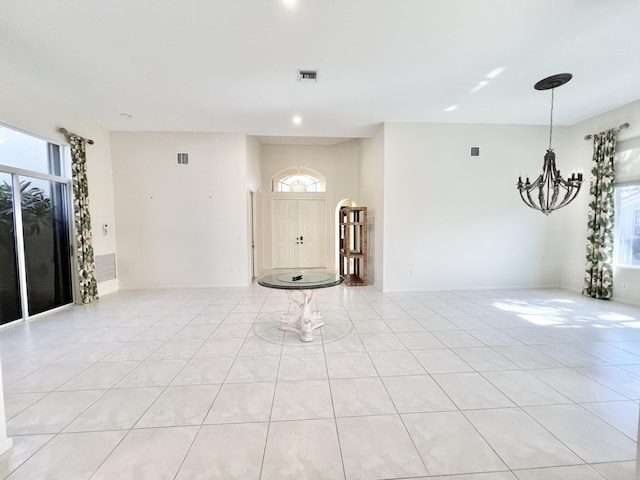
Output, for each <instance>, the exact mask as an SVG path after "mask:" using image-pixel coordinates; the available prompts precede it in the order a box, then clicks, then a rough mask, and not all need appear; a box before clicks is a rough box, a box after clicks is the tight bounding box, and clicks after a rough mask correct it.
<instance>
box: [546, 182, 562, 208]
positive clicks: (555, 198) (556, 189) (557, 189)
mask: <svg viewBox="0 0 640 480" xmlns="http://www.w3.org/2000/svg"><path fill="white" fill-rule="evenodd" d="M559 194H560V186H559V185H558V182H556V181H554V182H553V195H552V196H551V201H550V202H549V205H547V208H548V209H549V210H553V209H554V208H555V205H556V202H557V201H558V195H559ZM548 199H549V197H547V200H548Z"/></svg>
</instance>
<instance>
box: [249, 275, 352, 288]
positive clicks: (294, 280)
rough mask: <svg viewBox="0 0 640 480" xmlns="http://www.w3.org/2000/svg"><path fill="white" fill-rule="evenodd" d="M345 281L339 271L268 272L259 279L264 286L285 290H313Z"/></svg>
mask: <svg viewBox="0 0 640 480" xmlns="http://www.w3.org/2000/svg"><path fill="white" fill-rule="evenodd" d="M342 282H344V278H342V277H341V276H340V275H339V274H338V273H336V272H331V271H328V272H326V271H319V272H316V271H312V270H311V271H305V270H291V271H279V272H275V273H268V274H266V275H263V276H262V277H260V278H259V279H258V283H259V284H260V285H262V286H263V287H268V288H281V289H284V290H311V289H314V288H327V287H333V286H335V285H340V284H341V283H342Z"/></svg>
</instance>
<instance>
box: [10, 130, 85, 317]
mask: <svg viewBox="0 0 640 480" xmlns="http://www.w3.org/2000/svg"><path fill="white" fill-rule="evenodd" d="M0 137H2V138H0V324H5V323H9V322H12V321H14V320H19V319H21V318H28V317H30V316H33V315H36V314H38V313H42V312H45V311H47V310H51V309H53V308H56V307H60V306H62V305H66V304H69V303H72V302H73V281H72V275H71V272H72V260H71V259H72V256H71V255H72V241H71V230H70V218H71V209H70V195H69V189H70V181H69V180H68V179H66V178H64V177H62V176H60V174H61V172H62V170H63V169H62V165H61V155H60V146H59V145H56V144H52V143H48V142H46V141H44V140H41V139H38V138H35V137H31V136H29V135H26V134H23V133H21V132H16V131H13V130H10V129H7V128H0Z"/></svg>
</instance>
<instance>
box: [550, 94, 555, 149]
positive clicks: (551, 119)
mask: <svg viewBox="0 0 640 480" xmlns="http://www.w3.org/2000/svg"><path fill="white" fill-rule="evenodd" d="M555 90H556V89H555V88H552V89H551V114H550V119H549V150H551V139H552V135H553V92H554V91H555Z"/></svg>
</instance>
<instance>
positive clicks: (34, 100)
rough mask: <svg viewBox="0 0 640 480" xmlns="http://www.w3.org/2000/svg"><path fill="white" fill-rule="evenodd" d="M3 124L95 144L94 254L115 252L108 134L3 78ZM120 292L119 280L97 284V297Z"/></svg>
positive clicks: (91, 169) (90, 161) (90, 150)
mask: <svg viewBox="0 0 640 480" xmlns="http://www.w3.org/2000/svg"><path fill="white" fill-rule="evenodd" d="M0 121H1V122H3V123H5V124H7V125H9V126H13V127H17V128H19V129H22V130H24V131H26V132H28V133H32V134H34V135H36V136H39V137H42V138H44V139H46V140H49V141H53V142H57V143H60V144H63V145H64V144H67V142H66V139H65V138H64V136H63V135H62V134H61V133H58V128H59V127H65V128H67V129H68V130H69V131H71V132H74V133H77V134H78V135H82V136H83V137H86V138H90V139H92V140H94V142H95V143H94V145H87V175H88V177H89V198H90V204H89V211H90V213H91V222H92V227H93V228H92V230H93V250H94V253H95V254H96V255H103V254H108V253H115V252H116V230H115V211H114V202H113V176H112V171H111V146H110V142H109V133H108V132H107V131H106V130H105V129H104V128H102V127H100V126H98V125H95V124H91V123H89V122H87V121H85V120H84V119H82V118H80V117H79V116H77V115H75V114H74V113H72V112H71V111H69V109H68V108H67V107H65V106H64V104H63V103H61V104H54V103H52V102H51V101H49V100H44V99H42V98H40V97H38V96H37V95H34V94H33V93H32V92H29V91H26V90H24V89H23V88H22V87H19V86H17V85H15V84H12V83H10V82H7V81H5V80H3V79H2V78H0ZM103 223H106V224H107V225H110V226H111V228H110V229H109V234H108V235H107V236H103V235H102V233H101V228H100V225H102V224H103ZM116 290H118V279H115V280H108V281H106V282H101V283H99V284H98V293H99V294H100V295H104V294H107V293H110V292H113V291H116Z"/></svg>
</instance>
